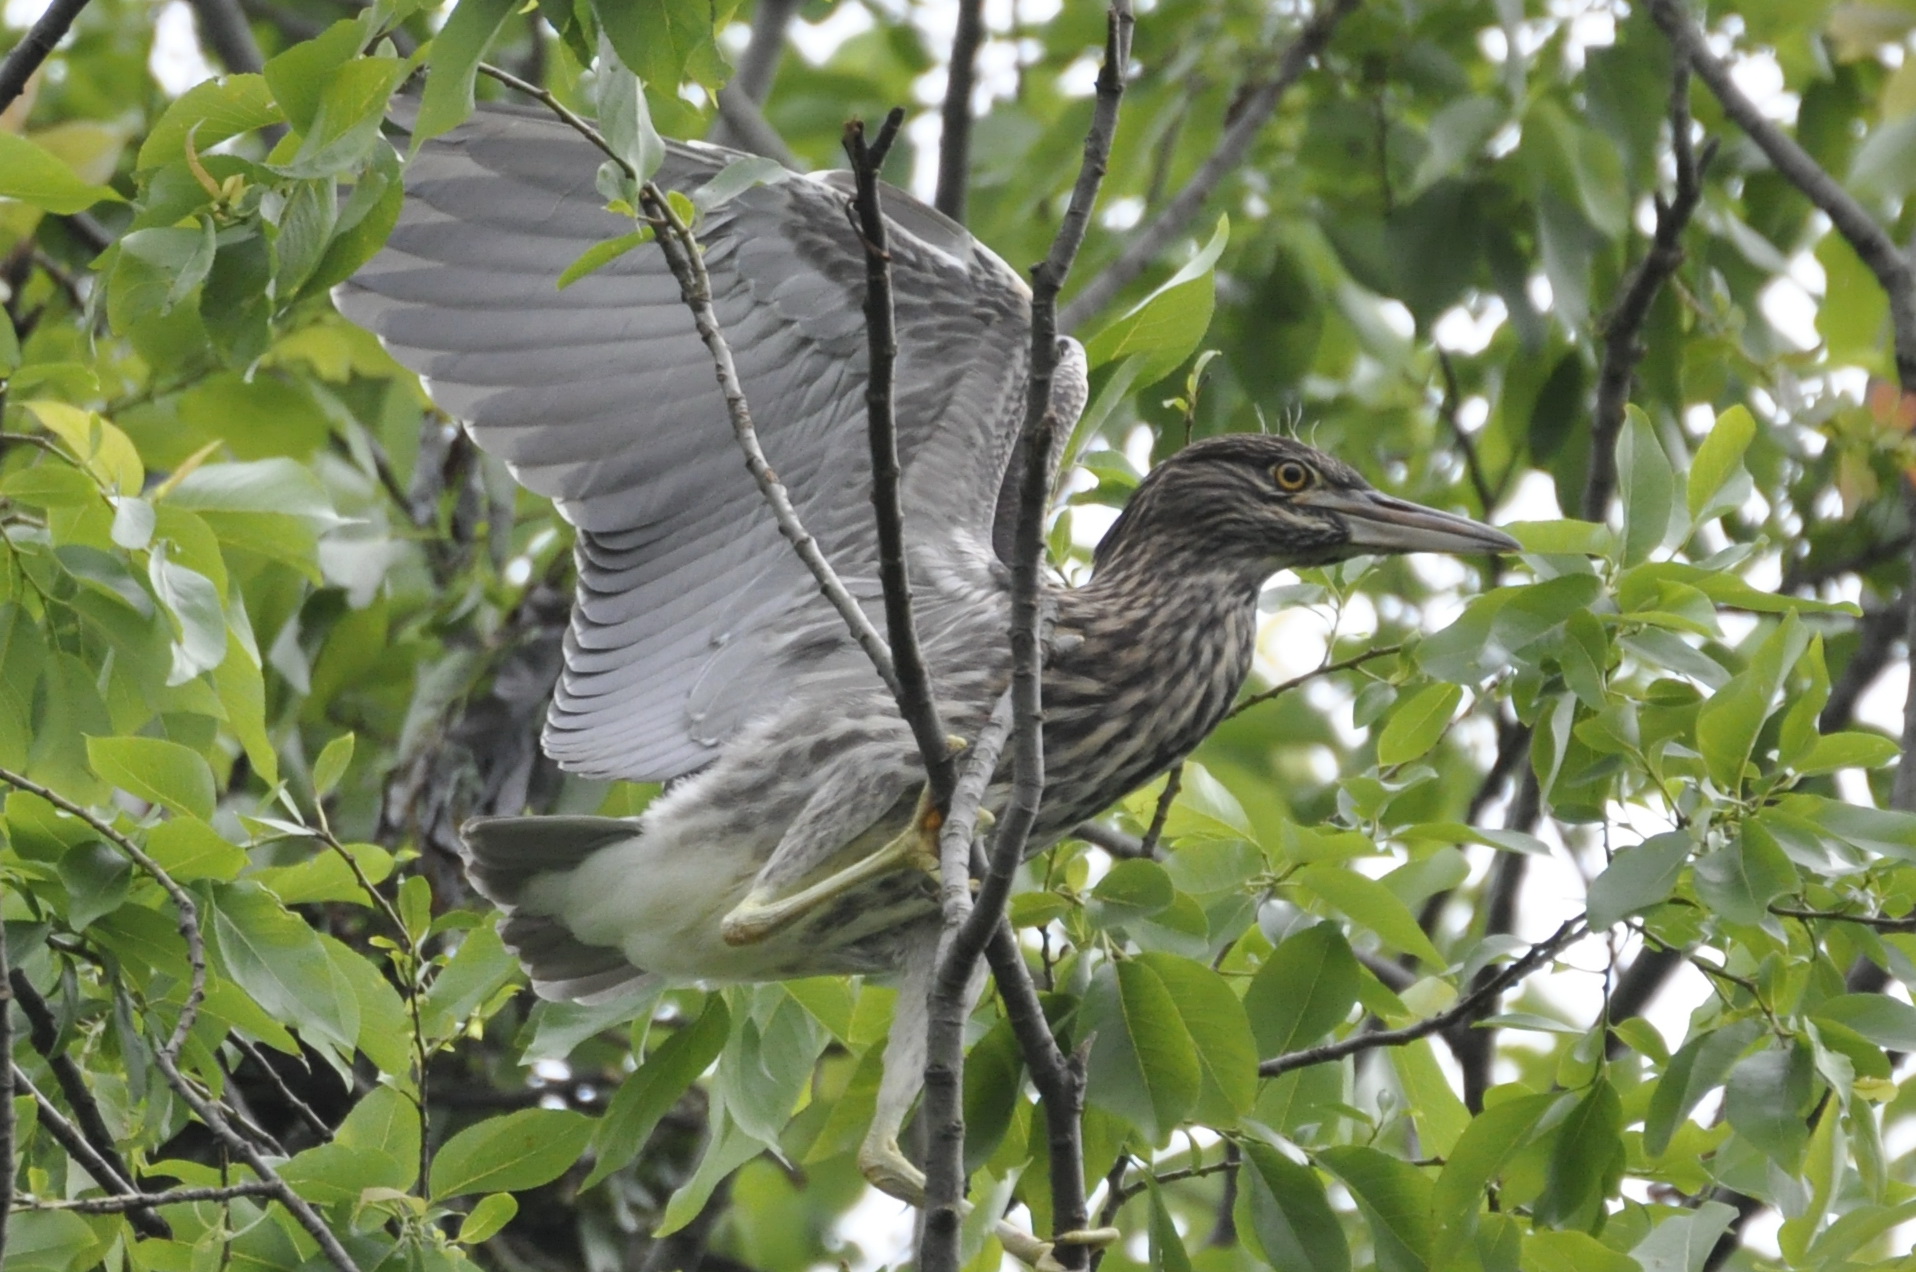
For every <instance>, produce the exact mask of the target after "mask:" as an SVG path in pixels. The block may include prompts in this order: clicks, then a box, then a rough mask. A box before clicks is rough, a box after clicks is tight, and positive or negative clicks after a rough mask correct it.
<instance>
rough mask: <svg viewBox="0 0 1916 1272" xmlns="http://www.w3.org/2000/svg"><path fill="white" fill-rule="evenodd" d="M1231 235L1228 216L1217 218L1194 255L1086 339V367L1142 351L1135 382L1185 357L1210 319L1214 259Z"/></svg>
mask: <svg viewBox="0 0 1916 1272" xmlns="http://www.w3.org/2000/svg"><path fill="white" fill-rule="evenodd" d="M1230 237H1231V222H1230V218H1228V217H1219V218H1218V222H1217V228H1216V229H1215V230H1213V231H1212V232H1211V238H1210V241H1209V242H1208V243H1206V244H1205V245H1204V246H1203V248H1201V249H1200V250H1199V251H1198V254H1197V255H1196V256H1194V257H1192V258H1191V259H1190V260H1189V261H1187V262H1185V264H1184V266H1183V267H1182V268H1181V269H1179V270H1178V272H1177V273H1175V274H1173V275H1172V276H1171V277H1170V278H1169V279H1167V280H1166V281H1165V282H1164V284H1163V285H1162V286H1160V287H1159V288H1158V289H1157V290H1156V291H1154V292H1152V293H1151V294H1150V295H1149V296H1146V297H1145V298H1144V299H1143V300H1141V301H1139V302H1138V303H1137V304H1136V305H1134V306H1132V307H1131V309H1130V311H1129V312H1127V313H1126V314H1124V315H1123V316H1122V317H1120V318H1118V319H1117V320H1116V321H1115V322H1113V323H1112V324H1111V325H1110V326H1108V327H1106V328H1104V330H1102V331H1100V332H1099V333H1098V334H1097V335H1095V336H1093V337H1092V338H1091V339H1090V341H1089V342H1088V343H1086V345H1085V356H1086V357H1087V358H1088V359H1090V362H1091V366H1092V367H1093V368H1094V369H1095V368H1097V367H1101V366H1103V365H1104V364H1105V363H1107V362H1116V361H1118V360H1120V359H1122V358H1127V357H1131V356H1134V355H1138V356H1142V357H1143V359H1144V361H1143V363H1142V364H1141V365H1140V367H1139V369H1138V372H1137V383H1139V384H1151V383H1154V382H1156V381H1158V380H1161V379H1163V378H1164V377H1165V376H1167V375H1169V374H1170V373H1171V371H1172V370H1173V369H1175V368H1176V367H1177V366H1179V365H1180V364H1181V363H1182V362H1183V361H1184V360H1185V359H1186V358H1188V357H1190V356H1191V354H1192V353H1194V352H1195V351H1196V350H1197V347H1198V345H1199V344H1200V343H1202V342H1203V340H1204V333H1205V330H1206V328H1208V327H1209V326H1210V324H1211V310H1212V308H1213V306H1214V305H1215V304H1216V293H1217V282H1216V276H1215V271H1216V268H1217V261H1218V257H1219V256H1221V255H1222V254H1223V252H1224V245H1225V244H1226V243H1228V242H1229V241H1230Z"/></svg>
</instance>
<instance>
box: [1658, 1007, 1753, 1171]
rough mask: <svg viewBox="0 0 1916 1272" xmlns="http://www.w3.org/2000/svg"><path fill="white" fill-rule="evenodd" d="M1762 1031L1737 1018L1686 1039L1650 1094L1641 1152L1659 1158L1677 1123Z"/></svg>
mask: <svg viewBox="0 0 1916 1272" xmlns="http://www.w3.org/2000/svg"><path fill="white" fill-rule="evenodd" d="M1761 1033H1762V1025H1761V1024H1760V1023H1759V1022H1757V1021H1754V1020H1739V1021H1735V1022H1732V1023H1731V1024H1728V1025H1725V1026H1723V1027H1722V1028H1721V1029H1717V1030H1713V1031H1712V1032H1709V1033H1705V1034H1699V1035H1697V1036H1696V1037H1693V1038H1691V1039H1689V1040H1688V1041H1687V1042H1685V1043H1684V1044H1683V1045H1682V1046H1681V1047H1679V1048H1677V1053H1676V1054H1675V1055H1674V1056H1671V1057H1670V1063H1669V1064H1667V1065H1665V1066H1664V1069H1663V1076H1662V1077H1660V1078H1659V1079H1657V1086H1656V1090H1655V1091H1654V1092H1652V1093H1651V1096H1650V1112H1649V1114H1648V1116H1646V1117H1645V1118H1644V1120H1643V1151H1644V1152H1645V1153H1647V1154H1648V1155H1649V1156H1651V1157H1661V1156H1662V1155H1663V1153H1664V1151H1665V1150H1666V1149H1668V1148H1669V1146H1670V1138H1671V1136H1672V1135H1674V1134H1675V1132H1676V1127H1677V1123H1678V1122H1680V1121H1682V1120H1683V1119H1684V1118H1685V1117H1687V1116H1688V1115H1689V1112H1690V1110H1691V1109H1693V1108H1695V1107H1696V1106H1697V1104H1698V1102H1699V1101H1701V1100H1702V1099H1703V1097H1704V1096H1706V1095H1708V1094H1709V1093H1710V1092H1711V1091H1713V1090H1715V1089H1716V1088H1717V1087H1718V1086H1719V1085H1721V1083H1722V1082H1723V1079H1724V1077H1725V1075H1727V1074H1728V1073H1729V1072H1730V1067H1731V1066H1732V1065H1734V1064H1735V1063H1736V1059H1737V1057H1738V1056H1740V1055H1742V1054H1743V1051H1744V1049H1745V1048H1746V1047H1748V1046H1749V1045H1750V1044H1751V1043H1753V1042H1755V1041H1756V1039H1757V1037H1758V1035H1759V1034H1761Z"/></svg>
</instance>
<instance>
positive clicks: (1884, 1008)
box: [1812, 994, 1916, 1051]
mask: <svg viewBox="0 0 1916 1272" xmlns="http://www.w3.org/2000/svg"><path fill="white" fill-rule="evenodd" d="M1812 1014H1813V1015H1814V1016H1815V1017H1816V1018H1817V1019H1818V1020H1833V1021H1835V1022H1836V1023H1837V1024H1839V1025H1847V1026H1848V1027H1849V1028H1851V1029H1854V1030H1855V1031H1856V1032H1857V1033H1859V1034H1862V1035H1863V1037H1865V1038H1867V1039H1869V1040H1870V1041H1871V1042H1873V1043H1875V1044H1876V1045H1877V1046H1879V1047H1886V1048H1888V1049H1889V1050H1891V1051H1916V1007H1912V1006H1910V1005H1909V1004H1908V1003H1906V1002H1903V1001H1902V1000H1901V999H1899V998H1891V997H1890V996H1889V995H1887V994H1838V995H1837V996H1836V997H1834V998H1829V999H1825V1000H1824V1001H1823V1002H1822V1003H1821V1004H1819V1005H1818V1006H1817V1008H1816V1010H1815V1012H1814V1013H1812Z"/></svg>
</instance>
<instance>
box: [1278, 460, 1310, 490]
mask: <svg viewBox="0 0 1916 1272" xmlns="http://www.w3.org/2000/svg"><path fill="white" fill-rule="evenodd" d="M1277 479H1278V480H1279V481H1280V482H1282V483H1284V484H1285V485H1286V486H1293V487H1295V486H1301V485H1303V484H1304V470H1303V469H1302V468H1299V467H1298V466H1297V465H1296V464H1286V465H1284V466H1283V467H1282V468H1280V469H1278V470H1277Z"/></svg>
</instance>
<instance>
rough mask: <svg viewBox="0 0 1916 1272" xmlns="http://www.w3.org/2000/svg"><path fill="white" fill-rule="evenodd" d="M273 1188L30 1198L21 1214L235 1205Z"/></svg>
mask: <svg viewBox="0 0 1916 1272" xmlns="http://www.w3.org/2000/svg"><path fill="white" fill-rule="evenodd" d="M272 1191H273V1186H272V1185H271V1184H269V1183H267V1182H265V1181H264V1180H258V1179H249V1180H246V1181H244V1182H242V1183H237V1184H223V1185H221V1186H220V1187H218V1188H171V1189H168V1190H167V1191H166V1192H157V1193H127V1194H125V1195H123V1196H119V1197H82V1198H80V1199H79V1200H78V1201H41V1200H38V1199H37V1198H32V1197H29V1198H26V1199H25V1200H24V1202H23V1204H21V1205H20V1206H18V1207H17V1209H20V1210H71V1211H73V1212H74V1213H76V1214H82V1215H117V1214H122V1213H126V1212H129V1211H140V1210H147V1209H150V1208H152V1207H154V1206H180V1205H186V1204H188V1203H190V1202H196V1201H232V1200H233V1199H234V1198H236V1197H263V1196H270V1195H271V1194H272Z"/></svg>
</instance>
